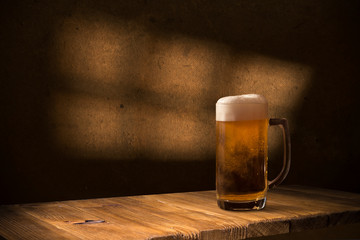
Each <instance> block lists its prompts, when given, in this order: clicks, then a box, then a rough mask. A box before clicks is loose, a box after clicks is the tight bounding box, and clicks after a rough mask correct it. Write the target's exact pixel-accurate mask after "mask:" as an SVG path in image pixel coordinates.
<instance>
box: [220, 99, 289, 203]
mask: <svg viewBox="0 0 360 240" xmlns="http://www.w3.org/2000/svg"><path fill="white" fill-rule="evenodd" d="M269 125H270V126H272V125H279V126H280V127H281V128H282V129H283V136H284V162H283V167H282V170H281V172H280V173H279V175H278V176H277V177H276V178H275V179H274V180H272V181H268V176H267V175H268V170H267V167H268V165H267V161H268V144H267V141H268V127H269ZM289 168H290V133H289V127H288V123H287V120H286V119H284V118H283V119H276V118H270V119H269V117H268V103H267V100H266V99H265V97H263V96H261V95H257V94H246V95H239V96H229V97H223V98H220V99H219V100H218V101H217V103H216V197H217V203H218V206H219V207H220V208H222V209H225V210H249V209H258V210H259V209H263V208H264V207H265V202H266V194H267V190H268V188H271V187H274V186H276V185H278V184H280V183H281V182H282V181H283V180H284V179H285V177H286V175H287V174H288V172H289Z"/></svg>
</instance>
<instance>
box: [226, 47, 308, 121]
mask: <svg viewBox="0 0 360 240" xmlns="http://www.w3.org/2000/svg"><path fill="white" fill-rule="evenodd" d="M232 68H233V69H234V70H233V71H232V72H233V75H232V78H233V79H234V81H232V83H231V84H230V85H229V87H230V88H231V89H233V91H235V92H241V93H249V92H254V93H259V94H262V95H264V96H266V98H267V99H268V101H269V113H270V116H271V117H288V118H289V117H291V116H290V115H291V114H290V115H289V113H293V111H294V110H296V107H297V106H298V104H299V102H301V100H302V98H303V97H304V94H305V92H306V90H307V89H308V85H309V83H310V80H311V77H312V74H313V70H312V68H310V67H309V66H307V65H304V64H301V63H296V62H290V61H284V60H280V59H276V58H273V57H268V56H264V55H260V54H255V53H251V54H241V55H240V56H239V57H238V59H237V61H236V62H235V63H234V65H233V66H232Z"/></svg>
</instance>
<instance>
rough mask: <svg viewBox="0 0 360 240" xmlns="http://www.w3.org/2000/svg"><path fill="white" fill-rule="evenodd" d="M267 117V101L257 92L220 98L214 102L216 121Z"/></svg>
mask: <svg viewBox="0 0 360 240" xmlns="http://www.w3.org/2000/svg"><path fill="white" fill-rule="evenodd" d="M266 118H268V102H267V100H266V98H265V97H264V96H261V95H258V94H244V95H237V96H228V97H222V98H220V99H219V100H218V101H217V103H216V121H224V122H228V121H242V120H260V119H266Z"/></svg>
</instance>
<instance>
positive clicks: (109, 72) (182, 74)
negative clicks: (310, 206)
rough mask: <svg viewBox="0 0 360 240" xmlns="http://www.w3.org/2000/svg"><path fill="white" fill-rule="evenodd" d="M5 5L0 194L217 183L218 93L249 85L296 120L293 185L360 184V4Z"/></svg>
mask: <svg viewBox="0 0 360 240" xmlns="http://www.w3.org/2000/svg"><path fill="white" fill-rule="evenodd" d="M3 10H5V12H4V13H2V14H1V19H0V20H1V22H2V25H1V29H2V32H4V33H6V34H4V35H3V36H2V37H1V39H0V43H1V48H2V49H1V52H2V55H3V57H2V58H1V65H2V66H3V68H2V74H1V76H2V79H3V80H2V81H1V87H2V91H3V93H2V94H1V97H2V101H1V102H2V104H1V105H2V109H3V111H2V114H3V117H2V118H1V123H0V124H1V131H2V136H3V138H2V140H1V141H2V142H1V146H2V148H3V150H2V151H1V152H2V155H3V157H1V170H0V173H1V177H0V186H1V189H3V192H4V193H5V194H4V195H3V197H1V199H0V201H1V203H14V202H30V201H49V200H61V199H75V198H88V197H102V196H119V195H133V194H148V193H160V192H174V191H194V190H205V189H213V188H214V183H215V130H214V125H215V120H214V118H215V102H216V101H217V99H218V98H220V97H222V96H225V95H235V94H242V93H249V92H255V93H260V94H263V95H264V96H266V97H267V99H268V100H269V104H270V109H269V111H270V114H271V116H272V117H286V118H288V119H289V121H290V123H291V133H292V141H293V164H292V170H291V172H290V174H289V177H288V179H287V180H286V182H287V183H291V184H294V183H295V184H307V185H315V186H322V187H333V188H338V189H343V190H350V191H359V190H360V189H359V186H357V184H356V183H357V180H356V174H357V173H356V169H357V167H359V163H358V161H357V160H358V159H359V154H358V152H356V151H355V150H354V149H356V146H355V144H356V143H357V140H356V139H357V136H358V134H359V126H358V125H357V124H356V122H355V120H356V117H355V116H357V113H358V112H359V110H358V109H357V108H354V106H357V104H358V103H359V100H358V98H356V97H354V96H356V92H355V91H356V88H355V87H354V86H356V79H357V78H358V76H359V75H358V73H359V71H358V69H357V68H358V66H359V60H358V54H359V47H358V44H357V42H359V41H358V40H359V37H358V35H357V33H356V22H357V21H356V20H358V19H357V18H358V16H357V14H356V13H357V11H358V10H359V6H358V3H357V2H355V1H354V2H351V1H348V2H346V3H341V2H340V1H339V2H337V1H331V2H329V1H326V2H325V1H316V2H312V3H309V2H307V3H306V2H304V1H296V2H292V3H291V5H290V3H288V2H287V1H269V2H266V3H265V2H263V1H252V2H251V3H245V2H238V1H230V2H226V3H224V2H221V1H215V2H212V3H205V2H203V1H185V2H184V1H181V2H172V3H169V2H165V1H164V2H162V1H157V2H150V1H149V2H148V1H133V2H128V1H102V2H101V3H99V2H97V1H78V2H76V3H73V2H71V1H68V2H66V1H58V2H56V1H55V2H46V1H23V2H21V3H9V4H8V5H7V8H4V9H3ZM271 134H272V135H271V136H270V142H272V144H271V145H270V150H271V155H270V167H271V168H270V175H271V176H272V175H274V173H275V172H276V171H277V170H278V168H279V164H280V161H279V162H275V160H273V161H271V160H272V159H276V158H278V157H281V151H279V149H280V147H281V146H279V145H278V142H279V140H280V139H279V136H278V134H276V133H274V132H271ZM304 176H306V178H304Z"/></svg>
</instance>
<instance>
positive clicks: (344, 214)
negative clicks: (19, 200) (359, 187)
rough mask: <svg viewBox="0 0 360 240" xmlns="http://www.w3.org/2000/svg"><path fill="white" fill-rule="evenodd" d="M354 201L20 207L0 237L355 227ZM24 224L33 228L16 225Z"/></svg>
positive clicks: (295, 190) (275, 194) (296, 196)
mask: <svg viewBox="0 0 360 240" xmlns="http://www.w3.org/2000/svg"><path fill="white" fill-rule="evenodd" d="M359 203H360V195H359V194H353V193H339V192H337V191H331V190H324V191H323V192H322V191H321V190H320V189H313V188H304V187H289V186H286V187H280V188H278V189H273V190H271V191H269V194H268V202H267V206H266V207H265V209H263V210H261V211H242V212H235V211H225V210H222V209H220V208H219V207H218V206H217V205H216V197H215V191H201V192H188V193H173V194H158V195H143V196H130V197H115V198H102V199H89V200H77V201H64V202H52V203H41V204H24V205H15V206H8V207H4V206H3V207H0V212H1V213H5V215H4V214H2V215H1V216H0V234H2V235H3V236H4V237H6V238H10V239H21V238H26V239H48V236H51V239H64V238H65V239H156V240H159V239H162V240H167V239H245V238H249V237H259V236H269V235H274V234H282V233H289V232H298V231H304V230H309V229H316V228H323V227H328V226H332V225H336V224H347V223H355V222H360V204H359ZM89 220H94V221H89ZM26 223H28V224H29V223H30V225H29V226H32V227H23V226H24V224H25V225H26ZM31 224H32V225H31ZM26 226H27V225H26ZM28 228H31V229H30V230H29V229H28ZM49 234H50V235H49ZM45 235H46V237H45ZM22 236H24V237H22Z"/></svg>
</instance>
